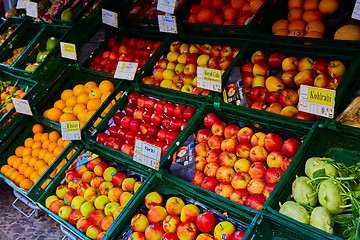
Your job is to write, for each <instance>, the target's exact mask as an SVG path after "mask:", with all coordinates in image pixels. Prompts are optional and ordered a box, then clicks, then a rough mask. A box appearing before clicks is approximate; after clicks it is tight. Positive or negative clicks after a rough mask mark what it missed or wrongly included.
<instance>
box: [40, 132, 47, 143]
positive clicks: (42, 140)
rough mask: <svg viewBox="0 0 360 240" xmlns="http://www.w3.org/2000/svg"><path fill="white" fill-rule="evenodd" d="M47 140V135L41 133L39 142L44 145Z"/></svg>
mask: <svg viewBox="0 0 360 240" xmlns="http://www.w3.org/2000/svg"><path fill="white" fill-rule="evenodd" d="M47 140H49V133H43V134H42V136H41V142H42V143H44V142H46V141H47Z"/></svg>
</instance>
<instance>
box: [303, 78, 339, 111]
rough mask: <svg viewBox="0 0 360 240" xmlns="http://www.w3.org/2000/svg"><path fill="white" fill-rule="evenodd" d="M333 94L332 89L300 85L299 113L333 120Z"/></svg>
mask: <svg viewBox="0 0 360 240" xmlns="http://www.w3.org/2000/svg"><path fill="white" fill-rule="evenodd" d="M335 93H336V91H335V90H333V89H326V88H319V87H312V86H305V85H300V95H299V111H302V112H307V113H312V114H316V115H320V116H323V117H328V118H333V117H334V108H335Z"/></svg>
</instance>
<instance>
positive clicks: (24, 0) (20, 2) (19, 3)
mask: <svg viewBox="0 0 360 240" xmlns="http://www.w3.org/2000/svg"><path fill="white" fill-rule="evenodd" d="M28 1H29V0H18V1H17V4H16V9H26V3H27V2H28Z"/></svg>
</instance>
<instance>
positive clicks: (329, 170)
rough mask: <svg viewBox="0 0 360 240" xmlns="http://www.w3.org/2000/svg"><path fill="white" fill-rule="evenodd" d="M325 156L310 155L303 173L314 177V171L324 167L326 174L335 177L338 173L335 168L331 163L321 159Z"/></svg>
mask: <svg viewBox="0 0 360 240" xmlns="http://www.w3.org/2000/svg"><path fill="white" fill-rule="evenodd" d="M325 159H326V158H319V157H312V158H309V159H308V160H307V161H306V163H305V174H306V176H308V177H309V178H314V173H315V172H316V171H318V170H321V169H324V170H325V175H326V176H332V177H336V176H337V175H338V172H337V169H336V168H335V167H334V166H332V165H331V164H329V163H327V162H325V161H323V160H325Z"/></svg>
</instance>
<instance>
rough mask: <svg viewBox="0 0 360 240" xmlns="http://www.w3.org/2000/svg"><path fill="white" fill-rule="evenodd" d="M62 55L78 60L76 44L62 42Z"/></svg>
mask: <svg viewBox="0 0 360 240" xmlns="http://www.w3.org/2000/svg"><path fill="white" fill-rule="evenodd" d="M60 52H61V57H63V58H68V59H72V60H77V55H76V45H75V44H72V43H66V42H60Z"/></svg>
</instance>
